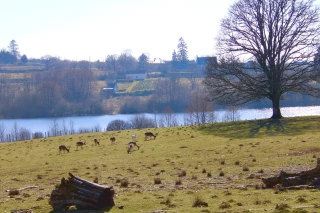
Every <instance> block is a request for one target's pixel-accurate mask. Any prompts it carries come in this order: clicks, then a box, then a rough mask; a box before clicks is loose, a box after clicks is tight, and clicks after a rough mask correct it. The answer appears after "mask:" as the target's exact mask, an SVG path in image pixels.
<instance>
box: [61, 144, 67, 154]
mask: <svg viewBox="0 0 320 213" xmlns="http://www.w3.org/2000/svg"><path fill="white" fill-rule="evenodd" d="M61 150H63V152H66V151H67V152H69V149H68V148H67V147H66V146H65V145H61V146H59V153H60V152H61Z"/></svg>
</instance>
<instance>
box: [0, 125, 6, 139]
mask: <svg viewBox="0 0 320 213" xmlns="http://www.w3.org/2000/svg"><path fill="white" fill-rule="evenodd" d="M5 141H6V128H5V126H4V124H3V123H1V124H0V142H5Z"/></svg>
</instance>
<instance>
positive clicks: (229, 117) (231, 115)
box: [222, 106, 240, 122]
mask: <svg viewBox="0 0 320 213" xmlns="http://www.w3.org/2000/svg"><path fill="white" fill-rule="evenodd" d="M238 120H240V113H239V109H238V108H237V107H235V106H230V107H228V109H227V110H226V112H225V114H224V116H223V117H222V121H225V122H230V121H238Z"/></svg>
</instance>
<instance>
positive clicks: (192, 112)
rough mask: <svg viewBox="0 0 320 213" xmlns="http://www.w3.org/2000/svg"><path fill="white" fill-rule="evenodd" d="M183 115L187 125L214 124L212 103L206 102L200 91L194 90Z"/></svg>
mask: <svg viewBox="0 0 320 213" xmlns="http://www.w3.org/2000/svg"><path fill="white" fill-rule="evenodd" d="M185 114H186V116H185V118H184V119H185V122H186V123H188V124H189V125H193V124H196V125H200V124H205V123H213V122H215V116H214V109H213V106H212V102H210V101H208V100H206V95H205V94H204V93H203V91H200V90H196V91H194V92H193V93H192V95H191V100H190V103H189V106H188V108H187V110H186V112H185Z"/></svg>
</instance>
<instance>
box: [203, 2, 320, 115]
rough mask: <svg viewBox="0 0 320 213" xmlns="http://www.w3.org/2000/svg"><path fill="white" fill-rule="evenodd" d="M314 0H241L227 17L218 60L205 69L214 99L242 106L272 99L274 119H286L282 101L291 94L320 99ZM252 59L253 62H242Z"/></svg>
mask: <svg viewBox="0 0 320 213" xmlns="http://www.w3.org/2000/svg"><path fill="white" fill-rule="evenodd" d="M313 3H314V1H313V0H238V1H237V2H236V3H234V4H233V5H232V6H231V7H230V10H229V15H228V17H226V18H224V19H222V21H221V30H220V35H219V36H218V43H217V44H218V45H217V47H218V50H219V53H220V54H221V57H220V61H219V63H215V61H214V60H212V61H211V62H210V63H209V65H208V66H207V69H206V75H207V76H206V78H205V80H204V84H205V85H206V87H207V89H208V92H209V97H210V98H211V100H214V101H215V102H216V103H218V104H224V105H240V104H244V103H249V102H257V101H260V100H263V99H266V98H267V99H269V100H270V101H271V102H272V108H273V115H272V117H271V118H274V119H279V118H281V117H282V115H281V111H280V100H281V99H282V98H283V97H284V96H283V95H284V94H286V93H288V92H294V93H301V94H308V95H311V96H314V97H319V95H320V88H319V87H317V84H316V83H315V82H319V77H320V76H319V73H320V72H319V70H316V69H314V60H313V57H314V55H315V53H316V50H317V47H318V41H319V36H320V27H319V8H318V7H315V6H314V5H313ZM240 57H242V60H243V59H244V57H249V58H250V57H251V60H253V62H252V63H250V64H244V63H240Z"/></svg>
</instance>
